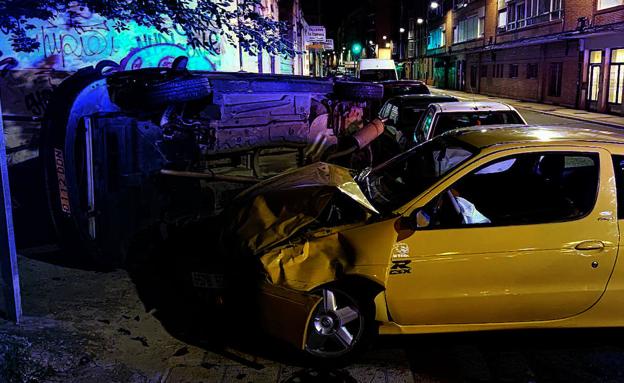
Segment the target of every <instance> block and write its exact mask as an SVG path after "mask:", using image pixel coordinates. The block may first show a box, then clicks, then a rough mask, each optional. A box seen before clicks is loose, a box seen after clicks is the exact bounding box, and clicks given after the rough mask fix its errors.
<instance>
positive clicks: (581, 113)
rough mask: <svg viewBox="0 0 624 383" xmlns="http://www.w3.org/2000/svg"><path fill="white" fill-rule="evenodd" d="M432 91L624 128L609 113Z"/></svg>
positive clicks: (621, 120) (620, 120)
mask: <svg viewBox="0 0 624 383" xmlns="http://www.w3.org/2000/svg"><path fill="white" fill-rule="evenodd" d="M429 88H430V89H431V91H432V92H433V93H444V94H448V95H451V96H455V97H457V98H458V99H460V100H462V101H469V100H474V101H498V102H504V103H505V104H509V105H511V106H513V107H514V108H516V109H528V110H532V111H535V112H538V113H543V114H549V115H552V116H557V117H563V118H570V119H573V120H578V121H586V122H591V123H594V124H601V125H606V126H610V127H613V128H620V129H624V117H622V116H614V115H611V114H604V113H594V112H588V111H586V110H580V109H571V108H565V107H562V106H557V105H550V104H540V103H537V102H528V101H521V100H516V99H512V98H503V97H497V96H487V95H483V94H472V93H468V92H461V91H458V90H450V89H439V88H435V87H433V86H429Z"/></svg>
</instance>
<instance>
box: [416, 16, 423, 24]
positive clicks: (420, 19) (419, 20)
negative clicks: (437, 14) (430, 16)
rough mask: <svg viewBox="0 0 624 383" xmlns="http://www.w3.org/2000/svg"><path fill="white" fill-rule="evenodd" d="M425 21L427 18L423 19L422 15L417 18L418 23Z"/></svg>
mask: <svg viewBox="0 0 624 383" xmlns="http://www.w3.org/2000/svg"><path fill="white" fill-rule="evenodd" d="M424 22H425V20H423V19H422V17H419V18H417V19H416V23H417V24H422V23H424Z"/></svg>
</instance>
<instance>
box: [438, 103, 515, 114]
mask: <svg viewBox="0 0 624 383" xmlns="http://www.w3.org/2000/svg"><path fill="white" fill-rule="evenodd" d="M434 105H436V107H437V108H438V109H439V110H440V112H442V113H454V112H471V111H475V112H485V111H492V112H498V111H507V110H514V109H513V108H512V107H511V106H509V105H507V104H503V103H502V102H492V101H460V102H441V103H436V104H434Z"/></svg>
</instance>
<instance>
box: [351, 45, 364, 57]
mask: <svg viewBox="0 0 624 383" xmlns="http://www.w3.org/2000/svg"><path fill="white" fill-rule="evenodd" d="M351 53H353V54H354V55H359V54H360V53H362V44H360V43H353V45H351Z"/></svg>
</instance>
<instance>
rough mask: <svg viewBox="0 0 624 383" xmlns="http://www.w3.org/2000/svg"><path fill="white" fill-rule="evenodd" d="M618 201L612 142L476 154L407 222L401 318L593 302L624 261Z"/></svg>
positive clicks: (510, 316) (401, 246)
mask: <svg viewBox="0 0 624 383" xmlns="http://www.w3.org/2000/svg"><path fill="white" fill-rule="evenodd" d="M615 201H616V192H615V181H614V173H613V165H612V162H611V157H610V155H609V153H607V152H606V151H604V150H602V149H593V148H585V147H583V148H566V147H547V148H544V147H541V148H524V149H522V150H508V151H503V152H498V153H495V154H492V155H489V156H486V157H484V158H482V159H480V160H478V161H476V162H475V163H474V164H473V165H471V166H467V167H466V168H465V169H464V170H463V171H460V172H458V173H457V174H455V175H453V176H451V177H449V178H448V179H446V180H443V181H441V183H439V184H438V186H437V187H435V188H434V189H433V190H432V191H430V192H429V193H427V194H426V196H424V197H421V198H420V199H417V202H416V203H415V204H414V206H415V209H408V212H407V213H406V215H410V217H404V218H403V220H404V221H406V220H409V222H411V223H412V226H411V229H410V230H407V232H403V233H402V234H401V235H399V239H398V242H397V243H396V244H395V246H394V250H393V254H392V259H391V262H392V264H391V266H390V272H389V275H388V281H387V302H388V309H389V312H390V314H391V316H392V318H393V320H394V321H395V322H397V323H399V324H403V325H420V324H464V323H465V324H468V323H502V322H525V321H540V320H553V319H560V318H566V317H570V316H573V315H576V314H579V313H581V312H583V311H585V310H587V309H589V308H590V307H591V306H592V305H593V304H595V303H596V302H597V301H598V300H599V299H600V297H601V295H602V293H603V292H604V290H605V288H606V285H607V283H608V281H609V278H610V275H611V272H612V270H613V267H614V264H615V260H616V256H617V243H618V240H619V232H618V226H617V220H616V206H615ZM416 221H419V222H420V224H421V227H420V228H418V227H415V225H416Z"/></svg>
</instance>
